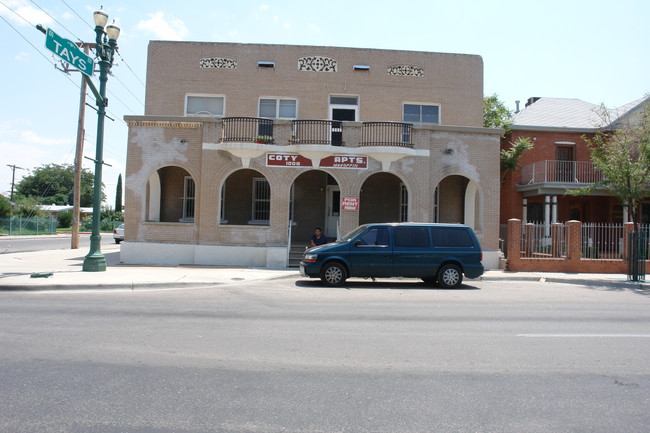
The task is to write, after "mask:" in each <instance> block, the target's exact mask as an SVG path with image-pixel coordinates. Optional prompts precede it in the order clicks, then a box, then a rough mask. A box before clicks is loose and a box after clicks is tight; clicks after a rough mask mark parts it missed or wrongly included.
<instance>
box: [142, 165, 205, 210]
mask: <svg viewBox="0 0 650 433" xmlns="http://www.w3.org/2000/svg"><path fill="white" fill-rule="evenodd" d="M195 199H196V184H195V182H194V179H193V178H192V176H190V174H189V173H188V171H187V170H185V169H184V168H182V167H177V166H167V167H162V168H160V169H158V170H157V171H156V172H154V173H152V174H151V176H150V177H149V181H148V182H147V207H146V209H147V214H146V215H145V219H146V220H147V221H160V222H193V221H194V209H195Z"/></svg>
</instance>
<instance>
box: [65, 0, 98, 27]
mask: <svg viewBox="0 0 650 433" xmlns="http://www.w3.org/2000/svg"><path fill="white" fill-rule="evenodd" d="M61 2H62V3H63V4H64V5H66V6H67V7H68V9H70V10H71V11H72V12H74V14H75V15H76V16H78V17H79V19H80V20H81V21H83V22H84V24H86V25H87V26H88V27H89V28H90V30H92V31H95V29H94V28H93V27H92V26H91V25H90V24H88V21H86V20H85V19H83V18H82V17H81V15H79V14H78V13H77V11H76V10H74V9H72V7H70V5H69V4H67V3H66V2H65V0H61Z"/></svg>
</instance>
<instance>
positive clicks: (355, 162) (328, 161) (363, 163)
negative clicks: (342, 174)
mask: <svg viewBox="0 0 650 433" xmlns="http://www.w3.org/2000/svg"><path fill="white" fill-rule="evenodd" d="M320 166H321V167H331V168H356V169H367V168H368V157H367V156H354V155H333V156H328V157H327V158H323V159H321V160H320Z"/></svg>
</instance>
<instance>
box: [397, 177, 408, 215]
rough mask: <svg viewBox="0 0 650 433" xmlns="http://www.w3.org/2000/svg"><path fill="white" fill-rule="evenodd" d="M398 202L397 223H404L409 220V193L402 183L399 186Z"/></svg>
mask: <svg viewBox="0 0 650 433" xmlns="http://www.w3.org/2000/svg"><path fill="white" fill-rule="evenodd" d="M399 201H400V203H399V221H400V222H406V221H408V219H409V191H408V189H406V185H404V184H403V183H402V184H400V194H399Z"/></svg>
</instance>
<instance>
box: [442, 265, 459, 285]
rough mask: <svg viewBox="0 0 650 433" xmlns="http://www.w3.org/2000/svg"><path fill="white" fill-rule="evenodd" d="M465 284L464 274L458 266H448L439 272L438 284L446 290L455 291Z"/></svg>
mask: <svg viewBox="0 0 650 433" xmlns="http://www.w3.org/2000/svg"><path fill="white" fill-rule="evenodd" d="M462 282H463V272H462V271H461V270H460V268H459V267H458V266H457V265H454V264H447V265H444V266H443V267H442V268H440V270H439V271H438V284H440V287H442V288H444V289H455V288H456V287H458V286H460V283H462Z"/></svg>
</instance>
